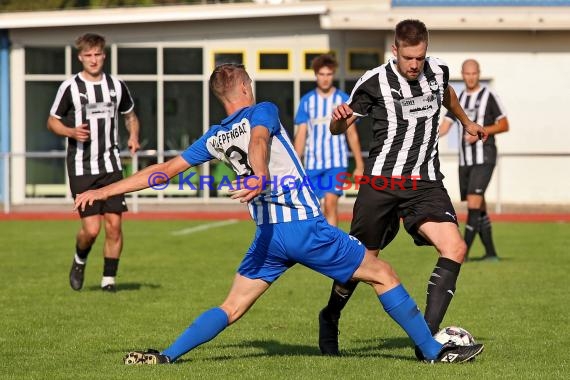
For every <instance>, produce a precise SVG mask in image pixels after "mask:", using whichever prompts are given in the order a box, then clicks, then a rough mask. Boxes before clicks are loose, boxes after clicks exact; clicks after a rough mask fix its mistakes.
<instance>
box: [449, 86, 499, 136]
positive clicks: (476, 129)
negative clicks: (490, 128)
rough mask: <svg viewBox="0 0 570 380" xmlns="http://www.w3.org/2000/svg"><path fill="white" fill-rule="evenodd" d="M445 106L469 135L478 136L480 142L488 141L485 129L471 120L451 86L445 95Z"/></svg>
mask: <svg viewBox="0 0 570 380" xmlns="http://www.w3.org/2000/svg"><path fill="white" fill-rule="evenodd" d="M443 105H444V106H445V108H447V109H448V110H449V111H451V113H453V114H454V115H455V117H456V118H457V120H459V122H460V123H461V124H462V125H463V128H464V129H465V131H466V132H467V133H469V134H470V135H472V136H478V137H479V139H480V140H483V141H485V140H487V137H489V135H488V133H487V131H486V130H485V128H483V127H482V126H480V125H479V124H477V123H475V122H473V121H471V120H470V119H469V117H468V116H467V114H466V113H465V111H464V110H463V108H462V107H461V104H460V103H459V100H458V99H457V95H456V94H455V90H454V89H453V87H451V86H447V88H446V89H445V93H444V95H443Z"/></svg>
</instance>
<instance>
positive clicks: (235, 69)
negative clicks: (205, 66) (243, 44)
mask: <svg viewBox="0 0 570 380" xmlns="http://www.w3.org/2000/svg"><path fill="white" fill-rule="evenodd" d="M247 79H250V78H249V75H248V73H247V71H245V67H244V65H242V64H240V63H223V64H221V65H218V66H216V68H215V69H214V71H213V72H212V75H210V89H211V90H212V92H213V93H214V95H216V97H217V98H218V99H222V95H223V94H224V92H225V91H227V90H229V89H231V88H232V87H233V86H234V85H235V84H236V83H237V82H238V81H240V80H242V81H245V80H247Z"/></svg>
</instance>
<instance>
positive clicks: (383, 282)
mask: <svg viewBox="0 0 570 380" xmlns="http://www.w3.org/2000/svg"><path fill="white" fill-rule="evenodd" d="M374 280H375V281H374V284H378V285H380V286H383V287H394V286H396V285H397V284H399V283H400V280H399V279H398V275H397V274H396V272H395V271H394V268H392V266H391V265H390V264H388V263H387V262H386V261H383V260H380V259H378V265H377V268H376V271H375V279H374ZM373 286H374V287H376V286H375V285H373Z"/></svg>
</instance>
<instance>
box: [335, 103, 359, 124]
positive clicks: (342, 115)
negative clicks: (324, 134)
mask: <svg viewBox="0 0 570 380" xmlns="http://www.w3.org/2000/svg"><path fill="white" fill-rule="evenodd" d="M353 114H354V111H352V108H350V107H349V105H348V104H346V103H342V104H341V105H339V106H338V107H336V108H335V109H334V110H333V112H332V118H333V120H337V121H338V120H346V119H348V118H350V117H351V116H352V115H353Z"/></svg>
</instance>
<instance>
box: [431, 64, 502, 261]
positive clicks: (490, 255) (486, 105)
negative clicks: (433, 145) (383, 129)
mask: <svg viewBox="0 0 570 380" xmlns="http://www.w3.org/2000/svg"><path fill="white" fill-rule="evenodd" d="M480 73H481V72H480V70H479V63H478V62H477V61H476V60H474V59H467V60H466V61H465V62H463V65H461V76H462V77H463V82H464V83H465V89H464V90H463V91H461V93H460V94H459V103H460V104H461V106H462V107H463V109H465V112H466V113H467V115H468V116H469V118H470V119H471V120H473V121H475V122H476V123H478V124H481V125H483V126H484V127H485V129H486V130H487V133H488V134H489V138H488V139H487V141H485V142H483V141H480V140H479V139H477V137H475V136H471V135H470V134H469V133H465V132H464V131H463V127H462V126H461V125H460V124H459V123H458V124H459V125H460V126H459V128H460V131H459V138H460V141H459V190H460V194H461V200H462V201H465V200H467V210H468V213H467V223H466V224H465V233H464V234H463V238H464V239H465V243H466V244H467V255H468V254H469V249H470V248H471V245H472V244H473V240H474V239H475V236H477V233H479V236H480V237H481V241H482V242H483V245H484V246H485V255H484V256H483V257H482V259H483V260H498V259H499V257H498V256H497V252H496V250H495V245H494V243H493V235H492V233H491V220H490V219H489V215H488V214H487V203H486V202H485V190H487V186H488V185H489V182H490V181H491V176H492V175H493V170H494V169H495V164H496V162H497V146H496V145H495V135H496V134H498V133H503V132H507V131H508V130H509V121H508V119H507V114H506V112H505V109H504V107H503V105H502V104H501V101H500V100H499V97H498V96H497V94H495V92H494V91H493V90H491V89H490V88H489V87H487V86H483V85H481V84H480V82H479V77H480ZM456 120H457V118H456V117H455V116H454V115H453V114H452V113H451V112H448V113H447V115H446V116H445V118H444V119H443V121H442V122H441V124H440V126H439V134H440V136H443V135H445V134H446V133H447V132H448V131H449V129H450V128H451V127H452V126H453V125H454V124H455V122H456Z"/></svg>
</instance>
